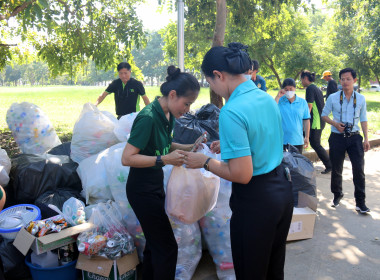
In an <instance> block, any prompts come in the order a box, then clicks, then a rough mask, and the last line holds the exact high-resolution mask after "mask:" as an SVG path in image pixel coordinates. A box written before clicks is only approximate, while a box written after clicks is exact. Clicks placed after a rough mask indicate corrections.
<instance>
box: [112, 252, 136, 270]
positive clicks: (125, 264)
mask: <svg viewBox="0 0 380 280" xmlns="http://www.w3.org/2000/svg"><path fill="white" fill-rule="evenodd" d="M127 256H128V258H126V257H123V258H121V259H118V260H117V261H116V263H117V268H118V270H119V276H121V275H123V274H124V273H127V272H128V271H130V270H132V269H134V268H135V267H136V266H137V265H138V264H139V258H138V257H137V251H136V250H135V251H134V252H133V253H132V254H131V255H127Z"/></svg>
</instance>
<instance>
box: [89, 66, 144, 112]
mask: <svg viewBox="0 0 380 280" xmlns="http://www.w3.org/2000/svg"><path fill="white" fill-rule="evenodd" d="M117 71H118V72H119V79H117V80H114V81H113V82H112V83H111V84H110V85H109V86H108V87H107V89H106V90H105V91H104V92H103V93H102V94H101V95H99V97H98V99H97V100H96V102H95V105H96V106H98V105H99V104H100V103H102V101H103V100H104V99H105V98H106V97H107V95H108V94H110V93H114V94H115V106H116V115H117V118H118V119H120V118H121V117H122V116H124V115H127V114H130V113H133V112H138V111H140V96H141V97H142V99H143V100H144V103H145V105H148V104H149V103H150V101H149V98H148V97H147V96H146V95H145V89H144V86H143V84H142V83H141V82H139V81H137V80H135V79H133V78H131V65H130V64H129V63H127V62H122V63H120V64H119V65H118V66H117Z"/></svg>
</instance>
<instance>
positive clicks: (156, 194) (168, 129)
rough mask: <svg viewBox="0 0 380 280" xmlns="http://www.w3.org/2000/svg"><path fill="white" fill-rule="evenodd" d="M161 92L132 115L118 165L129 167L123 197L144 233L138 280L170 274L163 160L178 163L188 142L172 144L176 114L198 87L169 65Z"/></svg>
mask: <svg viewBox="0 0 380 280" xmlns="http://www.w3.org/2000/svg"><path fill="white" fill-rule="evenodd" d="M160 90H161V93H162V95H163V96H161V97H160V98H156V99H155V100H154V101H153V102H152V103H150V104H149V105H147V106H146V107H145V108H144V109H143V110H141V112H140V113H139V114H138V115H137V117H136V119H135V121H134V123H133V126H132V130H131V134H130V137H129V139H128V143H127V145H126V146H125V149H124V151H123V155H122V164H123V165H126V166H130V167H131V168H130V171H129V176H128V181H127V186H126V189H127V197H128V201H129V203H130V204H131V206H132V209H133V211H134V212H135V214H136V216H137V218H138V220H139V222H140V224H141V227H142V230H143V232H144V236H145V238H146V245H145V249H144V261H143V272H142V276H143V279H147V280H149V279H163V280H169V279H174V278H175V270H176V263H177V253H178V246H177V242H176V240H175V237H174V234H173V230H172V227H171V225H170V222H169V219H168V216H167V215H166V213H165V192H164V186H163V181H164V175H163V171H162V167H163V166H164V165H165V164H172V165H182V164H183V163H184V155H182V154H181V153H179V152H178V150H177V149H182V150H187V151H190V150H191V148H192V145H181V144H177V143H172V131H173V128H174V123H175V118H179V117H180V116H182V115H183V114H185V113H187V112H188V111H189V109H190V105H191V104H192V103H193V102H194V101H195V100H196V99H197V97H198V93H199V90H200V86H199V83H198V81H197V79H196V78H195V77H194V76H192V75H190V74H188V73H181V72H180V69H179V68H175V67H174V66H169V68H168V76H167V78H166V82H165V83H163V84H162V85H161V88H160Z"/></svg>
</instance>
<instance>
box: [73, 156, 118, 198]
mask: <svg viewBox="0 0 380 280" xmlns="http://www.w3.org/2000/svg"><path fill="white" fill-rule="evenodd" d="M108 151H109V150H108V149H106V150H104V151H103V152H101V153H99V154H96V155H93V156H90V157H88V158H86V159H84V160H82V161H81V162H80V163H79V166H78V169H77V173H78V175H79V178H80V180H81V182H82V187H83V191H82V196H83V197H84V198H85V199H86V204H96V203H99V202H107V201H108V200H110V199H112V193H111V191H110V188H109V186H108V185H107V172H106V167H105V160H104V158H105V157H107V156H108Z"/></svg>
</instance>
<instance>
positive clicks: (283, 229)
mask: <svg viewBox="0 0 380 280" xmlns="http://www.w3.org/2000/svg"><path fill="white" fill-rule="evenodd" d="M250 66H251V65H250V59H249V56H248V54H247V52H246V51H245V47H244V46H243V45H242V44H240V43H233V44H229V47H228V48H226V47H214V48H212V49H210V50H209V51H208V52H207V53H206V55H205V57H204V59H203V63H202V71H203V73H204V74H205V76H206V80H207V81H208V83H209V84H210V87H211V89H212V90H214V91H215V93H216V94H218V95H219V96H221V97H223V98H224V99H225V101H226V104H225V105H224V107H223V108H222V109H221V111H220V115H219V134H220V142H219V144H220V151H221V157H222V160H223V161H218V160H216V159H211V158H207V156H205V155H203V154H201V153H189V152H183V154H184V155H185V156H186V158H185V163H186V164H187V166H188V167H189V168H200V167H204V168H205V169H207V170H209V171H211V172H213V173H215V174H216V175H218V176H220V177H222V178H224V179H227V180H229V181H232V194H231V198H230V207H231V210H232V217H231V227H230V231H231V249H232V258H233V262H234V269H235V274H236V279H283V277H284V272H283V269H284V261H285V244H286V238H287V235H288V232H289V226H290V221H291V218H292V213H293V197H292V185H291V183H290V182H289V181H288V180H287V178H286V174H285V169H284V167H283V166H282V165H281V161H282V157H283V156H282V155H283V147H282V126H281V116H280V111H279V109H278V106H277V104H276V102H275V101H274V99H273V98H272V97H271V96H270V95H268V94H267V93H266V92H263V91H261V90H259V89H258V88H257V86H256V85H255V84H254V83H253V82H252V81H251V80H249V81H247V80H246V78H245V77H244V74H243V73H244V72H246V71H247V70H248V69H249V68H250ZM218 147H219V145H218V143H214V144H213V145H212V148H218Z"/></svg>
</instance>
